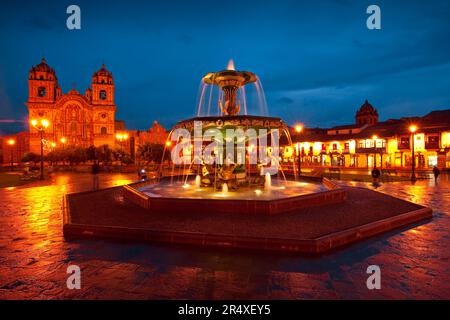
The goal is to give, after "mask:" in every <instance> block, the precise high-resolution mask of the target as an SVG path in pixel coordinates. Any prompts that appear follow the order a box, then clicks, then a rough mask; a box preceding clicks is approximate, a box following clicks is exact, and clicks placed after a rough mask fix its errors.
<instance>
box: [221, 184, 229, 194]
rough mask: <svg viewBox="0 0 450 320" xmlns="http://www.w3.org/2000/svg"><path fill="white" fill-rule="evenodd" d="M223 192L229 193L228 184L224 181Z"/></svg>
mask: <svg viewBox="0 0 450 320" xmlns="http://www.w3.org/2000/svg"><path fill="white" fill-rule="evenodd" d="M222 193H224V194H226V193H228V184H226V183H224V184H223V185H222Z"/></svg>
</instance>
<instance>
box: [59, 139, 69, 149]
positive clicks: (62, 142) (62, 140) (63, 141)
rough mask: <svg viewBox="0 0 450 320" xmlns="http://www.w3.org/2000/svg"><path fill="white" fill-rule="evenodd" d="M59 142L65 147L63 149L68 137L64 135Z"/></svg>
mask: <svg viewBox="0 0 450 320" xmlns="http://www.w3.org/2000/svg"><path fill="white" fill-rule="evenodd" d="M59 142H61V144H62V147H63V149H64V147H65V145H66V142H67V139H66V138H64V137H62V138H61V139H59Z"/></svg>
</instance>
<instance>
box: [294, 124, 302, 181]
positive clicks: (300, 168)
mask: <svg viewBox="0 0 450 320" xmlns="http://www.w3.org/2000/svg"><path fill="white" fill-rule="evenodd" d="M302 131H303V126H302V125H301V124H297V125H296V126H295V132H297V134H298V135H299V136H300V133H301V132H302ZM297 140H299V139H297ZM297 161H298V164H297V166H298V174H299V175H300V173H302V150H301V147H300V141H297Z"/></svg>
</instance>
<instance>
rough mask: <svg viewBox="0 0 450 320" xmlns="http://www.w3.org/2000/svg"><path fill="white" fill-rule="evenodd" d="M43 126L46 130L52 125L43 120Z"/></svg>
mask: <svg viewBox="0 0 450 320" xmlns="http://www.w3.org/2000/svg"><path fill="white" fill-rule="evenodd" d="M41 124H42V126H43V127H44V128H48V126H49V125H50V123H49V122H48V120H47V119H42V120H41Z"/></svg>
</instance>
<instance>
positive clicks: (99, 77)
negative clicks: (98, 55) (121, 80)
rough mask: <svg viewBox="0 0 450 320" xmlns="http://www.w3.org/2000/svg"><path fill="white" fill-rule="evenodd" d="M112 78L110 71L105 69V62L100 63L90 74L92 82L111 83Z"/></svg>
mask: <svg viewBox="0 0 450 320" xmlns="http://www.w3.org/2000/svg"><path fill="white" fill-rule="evenodd" d="M112 78H113V77H112V73H111V72H110V71H108V70H107V69H106V67H105V64H102V67H101V68H100V69H99V70H98V71H96V72H95V73H94V75H93V76H92V82H93V83H108V84H112Z"/></svg>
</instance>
